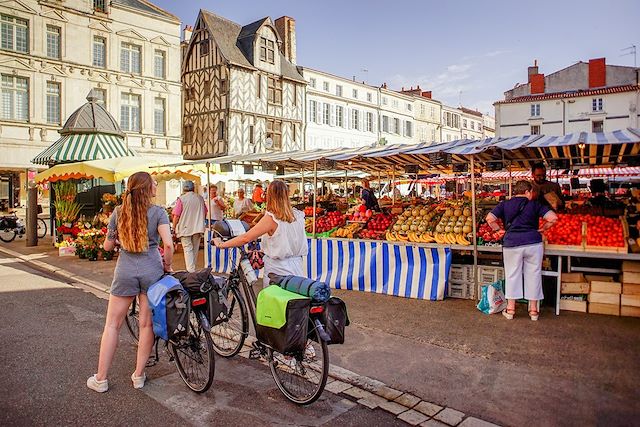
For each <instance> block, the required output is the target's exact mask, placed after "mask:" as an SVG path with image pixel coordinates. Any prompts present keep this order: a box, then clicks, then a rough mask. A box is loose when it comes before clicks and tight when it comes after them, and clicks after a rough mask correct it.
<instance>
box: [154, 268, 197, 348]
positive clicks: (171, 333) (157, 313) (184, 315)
mask: <svg viewBox="0 0 640 427" xmlns="http://www.w3.org/2000/svg"><path fill="white" fill-rule="evenodd" d="M147 297H148V299H149V308H151V314H152V318H153V333H154V334H155V335H156V336H157V337H160V338H162V339H163V340H165V341H169V340H171V339H174V338H177V337H180V336H183V335H186V334H187V333H188V329H189V312H190V309H191V301H190V299H189V293H188V292H187V291H185V289H184V288H183V287H182V285H181V284H180V281H179V280H178V279H176V278H175V277H173V276H169V275H167V276H164V277H163V278H162V279H160V280H159V281H157V282H156V283H154V284H153V285H151V286H150V287H149V290H148V291H147Z"/></svg>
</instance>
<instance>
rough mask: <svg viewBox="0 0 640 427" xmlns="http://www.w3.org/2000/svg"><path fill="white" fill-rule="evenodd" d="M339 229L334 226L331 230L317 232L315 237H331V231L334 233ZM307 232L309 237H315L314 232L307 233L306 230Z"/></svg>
mask: <svg viewBox="0 0 640 427" xmlns="http://www.w3.org/2000/svg"><path fill="white" fill-rule="evenodd" d="M337 229H338V227H334V228H332V229H331V230H329V231H325V232H324V233H316V235H315V238H316V239H322V238H327V237H330V236H331V233H333V232H334V231H336V230H337ZM305 234H306V235H307V237H311V238H313V237H314V236H313V233H306V232H305Z"/></svg>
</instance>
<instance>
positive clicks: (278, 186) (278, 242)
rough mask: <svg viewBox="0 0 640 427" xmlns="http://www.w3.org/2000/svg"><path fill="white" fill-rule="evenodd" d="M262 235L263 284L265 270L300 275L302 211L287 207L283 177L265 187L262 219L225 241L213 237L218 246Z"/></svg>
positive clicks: (303, 240)
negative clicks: (264, 212)
mask: <svg viewBox="0 0 640 427" xmlns="http://www.w3.org/2000/svg"><path fill="white" fill-rule="evenodd" d="M260 237H262V250H263V251H264V286H265V287H266V286H268V285H269V273H275V274H279V275H289V274H291V275H294V276H304V271H303V268H302V265H303V264H302V257H303V256H305V255H307V252H308V250H309V249H308V246H307V237H306V235H305V232H304V213H302V212H300V211H299V210H297V209H294V208H293V207H291V202H289V189H288V188H287V184H285V183H284V181H279V180H276V181H273V182H272V183H271V184H270V185H269V188H267V208H266V214H265V215H264V216H263V217H262V219H261V220H260V221H259V222H258V223H257V224H256V225H255V226H254V227H253V228H252V229H250V230H249V231H247V232H246V233H245V234H243V235H241V236H238V237H236V238H233V239H231V240H229V241H227V242H222V241H221V240H220V239H214V244H215V245H216V246H217V247H219V248H221V249H225V248H235V247H238V246H243V245H246V244H247V243H249V242H252V241H254V240H256V239H258V238H260Z"/></svg>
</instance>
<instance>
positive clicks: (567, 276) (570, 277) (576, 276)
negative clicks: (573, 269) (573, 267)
mask: <svg viewBox="0 0 640 427" xmlns="http://www.w3.org/2000/svg"><path fill="white" fill-rule="evenodd" d="M561 277H562V282H567V283H584V282H587V280H586V279H585V276H584V274H582V273H562V276H561Z"/></svg>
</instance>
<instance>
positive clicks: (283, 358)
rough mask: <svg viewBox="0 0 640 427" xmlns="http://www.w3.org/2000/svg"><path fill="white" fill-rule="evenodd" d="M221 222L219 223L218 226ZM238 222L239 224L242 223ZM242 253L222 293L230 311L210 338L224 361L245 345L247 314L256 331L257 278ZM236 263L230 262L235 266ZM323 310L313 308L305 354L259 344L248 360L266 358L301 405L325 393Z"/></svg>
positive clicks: (280, 385) (217, 322) (326, 359)
mask: <svg viewBox="0 0 640 427" xmlns="http://www.w3.org/2000/svg"><path fill="white" fill-rule="evenodd" d="M226 221H227V222H230V221H238V220H226ZM221 222H222V221H219V222H218V223H216V225H217V224H220V223H221ZM238 222H239V223H240V221H238ZM214 227H215V226H214ZM214 232H215V233H216V234H217V235H218V236H219V237H220V238H222V239H224V240H228V239H230V238H232V237H235V236H233V235H232V234H233V233H231V232H230V230H229V232H228V233H224V234H223V233H220V232H219V231H216V230H214ZM211 244H213V242H211ZM239 249H240V259H239V260H238V263H237V265H235V266H234V268H233V270H232V271H231V274H230V276H229V277H228V279H227V280H226V283H225V285H224V287H223V289H222V292H223V294H226V296H227V299H228V300H230V301H231V303H230V304H228V306H227V310H223V311H222V312H221V313H220V315H219V316H218V317H217V318H216V319H215V320H212V322H211V335H212V337H213V343H214V347H215V351H216V353H218V354H219V355H220V356H223V357H233V356H235V355H236V354H237V353H238V352H239V351H240V349H242V346H243V345H244V341H245V339H246V337H247V336H248V335H249V323H248V320H247V312H249V313H250V315H251V320H252V322H253V326H254V330H255V329H257V324H256V302H257V297H256V294H255V292H254V290H253V286H252V283H253V282H254V281H255V280H256V276H255V272H254V270H253V268H252V267H251V265H250V263H249V259H248V257H247V252H246V251H245V250H244V248H242V247H241V248H239ZM233 261H234V260H233V259H231V262H232V263H233ZM240 289H241V290H242V292H240ZM243 294H244V295H245V296H247V300H248V301H249V304H247V302H246V301H245V298H243V296H242V295H243ZM229 295H230V296H229ZM323 310H324V304H323V303H321V304H312V305H311V308H310V311H309V331H308V334H307V343H306V346H305V349H304V350H301V351H298V352H294V353H292V354H280V353H278V352H277V351H276V350H274V349H273V348H272V347H270V346H269V345H268V344H266V343H263V342H261V341H259V340H256V341H255V342H253V344H252V346H253V348H252V350H251V351H250V355H249V357H250V358H251V359H259V358H264V359H266V360H267V362H268V364H269V369H270V371H271V375H272V376H273V379H274V381H275V383H276V385H277V386H278V389H279V390H280V391H281V392H282V394H284V396H285V397H286V398H287V399H289V400H290V401H291V402H293V403H296V404H299V405H308V404H311V403H313V402H315V401H316V400H317V399H318V398H319V397H320V395H321V394H322V392H323V391H324V387H325V385H326V383H327V378H328V376H329V350H328V346H327V342H328V341H329V336H328V335H327V333H326V332H325V330H324V325H323V323H322V313H323ZM221 349H222V350H221Z"/></svg>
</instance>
